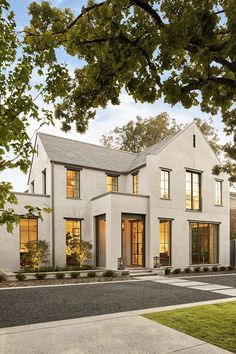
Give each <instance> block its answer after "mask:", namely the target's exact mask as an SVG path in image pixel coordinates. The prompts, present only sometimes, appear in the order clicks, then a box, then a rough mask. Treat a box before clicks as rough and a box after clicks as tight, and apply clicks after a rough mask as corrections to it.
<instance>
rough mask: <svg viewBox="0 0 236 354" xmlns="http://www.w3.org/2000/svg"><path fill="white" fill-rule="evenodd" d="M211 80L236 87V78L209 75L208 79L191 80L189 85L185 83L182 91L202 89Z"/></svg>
mask: <svg viewBox="0 0 236 354" xmlns="http://www.w3.org/2000/svg"><path fill="white" fill-rule="evenodd" d="M210 81H213V82H215V83H217V84H219V85H223V86H227V87H232V88H235V87H236V80H232V79H228V78H226V77H214V76H213V77H209V78H207V80H203V79H199V80H194V81H192V82H190V83H189V84H188V85H185V86H183V87H182V88H181V92H182V93H188V92H191V91H194V90H200V89H201V87H202V86H204V85H206V84H208V83H209V82H210Z"/></svg>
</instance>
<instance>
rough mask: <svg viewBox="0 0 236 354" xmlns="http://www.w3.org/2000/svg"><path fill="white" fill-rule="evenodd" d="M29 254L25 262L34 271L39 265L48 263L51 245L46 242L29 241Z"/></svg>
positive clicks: (26, 255)
mask: <svg viewBox="0 0 236 354" xmlns="http://www.w3.org/2000/svg"><path fill="white" fill-rule="evenodd" d="M25 246H26V249H27V252H26V253H25V254H24V259H25V262H26V263H28V264H29V265H30V267H32V268H33V269H34V270H35V269H36V268H37V267H38V265H39V263H42V262H44V263H46V262H47V258H48V254H49V244H48V242H47V241H46V240H38V241H29V242H27V243H26V244H25Z"/></svg>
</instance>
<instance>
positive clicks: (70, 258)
mask: <svg viewBox="0 0 236 354" xmlns="http://www.w3.org/2000/svg"><path fill="white" fill-rule="evenodd" d="M80 240H81V220H77V219H70V220H66V264H67V265H76V264H77V263H78V262H77V260H76V256H75V253H74V252H73V249H75V248H76V242H77V241H80Z"/></svg>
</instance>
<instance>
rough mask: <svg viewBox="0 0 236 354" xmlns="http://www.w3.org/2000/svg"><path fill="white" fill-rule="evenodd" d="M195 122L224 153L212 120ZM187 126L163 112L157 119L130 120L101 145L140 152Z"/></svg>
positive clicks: (138, 118) (106, 136)
mask: <svg viewBox="0 0 236 354" xmlns="http://www.w3.org/2000/svg"><path fill="white" fill-rule="evenodd" d="M194 121H195V122H196V124H197V125H198V127H199V128H200V130H201V132H202V133H203V135H204V136H205V138H206V139H207V141H208V142H209V144H210V146H211V147H212V149H213V150H214V152H215V153H216V154H220V152H221V151H222V149H221V145H220V144H219V136H218V133H217V131H216V130H215V129H214V127H213V126H212V120H210V122H209V123H208V122H207V121H204V120H202V119H200V118H195V119H194ZM185 126H186V125H184V124H178V123H177V122H176V120H175V119H173V118H170V116H169V115H168V113H166V112H163V113H160V114H159V115H157V116H156V117H150V118H146V119H143V118H141V117H139V116H138V117H137V119H136V121H133V120H130V121H129V122H128V123H127V124H125V125H123V126H122V127H119V126H118V127H116V128H115V129H113V130H111V131H110V132H109V133H107V134H105V135H103V136H102V138H101V143H102V144H103V145H104V146H106V147H109V148H114V149H119V150H125V151H130V152H140V151H142V150H144V149H146V148H148V147H150V146H152V145H154V144H156V143H158V142H159V141H161V140H163V139H164V138H166V137H168V136H170V135H172V134H174V133H177V132H178V131H179V130H181V129H183V128H184V127H185Z"/></svg>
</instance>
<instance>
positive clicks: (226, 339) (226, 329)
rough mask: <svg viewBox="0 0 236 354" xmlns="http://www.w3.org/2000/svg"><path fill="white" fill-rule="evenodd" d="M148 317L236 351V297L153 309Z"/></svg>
mask: <svg viewBox="0 0 236 354" xmlns="http://www.w3.org/2000/svg"><path fill="white" fill-rule="evenodd" d="M144 317H146V318H149V319H150V320H153V321H156V322H158V323H161V324H163V325H165V326H168V327H171V328H174V329H176V330H178V331H180V332H184V333H186V334H189V335H191V336H193V337H195V338H198V339H201V340H204V341H206V342H208V343H211V344H214V345H217V346H218V347H221V348H224V349H226V350H229V351H231V352H233V353H236V301H234V302H226V303H221V304H215V305H204V306H196V307H190V308H185V309H179V310H173V311H164V312H156V313H150V314H146V315H144Z"/></svg>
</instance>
